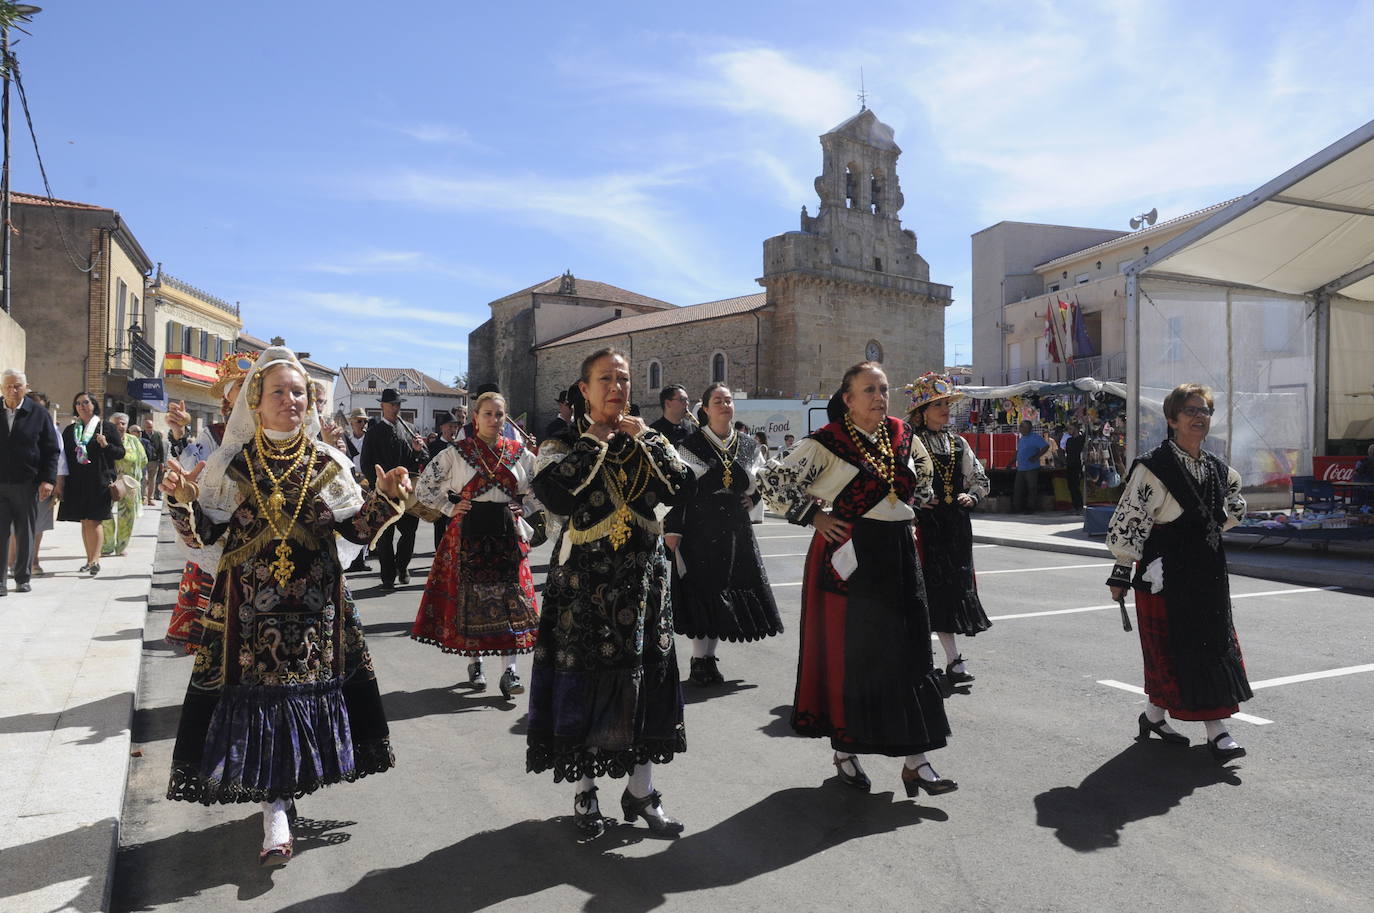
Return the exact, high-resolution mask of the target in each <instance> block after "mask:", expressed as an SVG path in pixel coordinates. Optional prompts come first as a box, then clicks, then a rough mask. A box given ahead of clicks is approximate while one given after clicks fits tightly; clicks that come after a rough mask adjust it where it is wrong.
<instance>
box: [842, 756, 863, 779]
mask: <svg viewBox="0 0 1374 913" xmlns="http://www.w3.org/2000/svg"><path fill="white" fill-rule="evenodd" d="M835 760H836V761H839V762H840V769H841V770H842V771H844V774H845V776H847V777H856V776H858V775H859V774H861V773H863V770H864V769H863V768H862V767H860V766H859V758H858V756H857V755H852V754H850V753H849V752H847V751H837V752H835Z"/></svg>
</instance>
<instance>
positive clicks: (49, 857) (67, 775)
mask: <svg viewBox="0 0 1374 913" xmlns="http://www.w3.org/2000/svg"><path fill="white" fill-rule="evenodd" d="M160 517H161V511H160V509H159V508H157V507H154V508H147V507H145V508H144V509H143V514H142V516H140V517H139V518H138V521H137V523H136V524H135V526H134V534H133V537H132V538H131V539H130V541H129V548H128V554H127V555H126V556H125V557H123V558H105V559H102V560H101V562H100V564H101V571H100V574H99V576H97V577H94V578H92V577H90V576H88V575H86V574H78V573H77V570H76V569H77V568H78V567H80V566H81V565H82V564H84V563H85V556H84V553H83V550H82V547H81V526H80V524H78V523H58V524H56V527H55V528H54V529H53V530H51V531H50V532H48V533H46V534H44V537H43V551H42V553H41V555H40V556H39V558H40V562H41V564H42V565H43V568H44V569H45V570H46V571H47V575H46V576H44V577H35V578H34V579H33V592H31V593H16V592H14V589H13V586H14V585H13V582H11V584H10V594H9V595H8V596H6V597H4V598H3V599H0V909H3V910H5V911H7V913H28V911H50V910H68V909H72V910H80V911H99V910H105V909H108V906H109V899H110V885H111V875H112V872H113V866H114V855H115V851H116V848H117V847H118V843H119V819H120V812H121V806H122V804H123V801H124V784H125V780H126V776H127V771H128V766H129V751H130V725H131V721H132V718H133V708H134V696H135V692H136V690H137V687H138V675H139V664H140V662H141V658H142V657H141V654H142V648H143V621H144V616H145V614H146V613H147V607H148V591H149V583H150V581H151V577H152V567H153V556H154V553H155V552H156V550H157V533H158V523H159V519H160Z"/></svg>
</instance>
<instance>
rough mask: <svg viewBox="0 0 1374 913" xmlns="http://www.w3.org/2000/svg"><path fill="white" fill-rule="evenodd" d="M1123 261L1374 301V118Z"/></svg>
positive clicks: (1156, 270) (1141, 267) (1139, 270)
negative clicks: (1141, 254) (1142, 253)
mask: <svg viewBox="0 0 1374 913" xmlns="http://www.w3.org/2000/svg"><path fill="white" fill-rule="evenodd" d="M1130 268H1131V270H1132V271H1133V272H1135V273H1136V274H1138V275H1144V274H1156V275H1161V274H1167V275H1176V276H1188V277H1194V278H1200V279H1210V280H1215V281H1218V282H1224V283H1226V284H1227V285H1248V286H1252V287H1255V288H1261V289H1269V290H1272V291H1276V292H1287V293H1289V294H1296V295H1309V294H1316V293H1318V292H1325V293H1327V294H1337V293H1339V294H1341V295H1344V296H1346V297H1348V298H1355V299H1359V300H1362V301H1374V121H1370V122H1369V123H1367V124H1365V125H1364V126H1363V127H1360V128H1359V129H1358V130H1356V131H1354V132H1353V133H1351V134H1349V135H1348V136H1346V137H1344V138H1342V139H1340V140H1338V141H1336V142H1334V143H1332V144H1331V145H1330V146H1327V147H1326V148H1325V149H1323V150H1322V151H1320V152H1318V153H1317V154H1315V155H1313V156H1312V157H1310V158H1308V159H1307V160H1306V161H1304V162H1302V163H1300V164H1298V165H1295V166H1293V167H1292V168H1290V169H1288V170H1287V171H1285V172H1284V173H1283V174H1281V175H1279V176H1278V177H1276V178H1274V179H1273V180H1272V181H1269V182H1268V183H1267V184H1265V185H1264V186H1262V187H1260V188H1259V189H1257V190H1255V191H1254V192H1253V193H1249V194H1246V195H1245V196H1243V197H1241V198H1239V199H1238V200H1236V201H1235V202H1234V203H1232V204H1231V205H1230V206H1227V207H1226V208H1225V209H1222V210H1220V211H1219V212H1217V213H1215V214H1213V215H1212V216H1211V217H1210V218H1208V219H1205V220H1204V221H1202V222H1199V223H1198V224H1197V225H1195V226H1193V227H1192V228H1191V229H1189V230H1188V231H1185V232H1183V233H1182V234H1180V235H1178V236H1177V237H1175V238H1173V239H1171V240H1170V241H1168V242H1166V243H1165V244H1162V245H1160V247H1159V248H1158V249H1157V250H1153V251H1151V252H1150V253H1149V254H1147V255H1146V256H1145V257H1143V258H1141V259H1140V260H1137V261H1136V262H1135V263H1133V264H1132V265H1131V267H1130Z"/></svg>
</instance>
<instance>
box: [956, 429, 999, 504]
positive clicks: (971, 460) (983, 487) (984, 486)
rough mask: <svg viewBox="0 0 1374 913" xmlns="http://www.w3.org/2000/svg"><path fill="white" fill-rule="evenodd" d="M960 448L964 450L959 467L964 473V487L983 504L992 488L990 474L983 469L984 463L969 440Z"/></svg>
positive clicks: (974, 498) (976, 500)
mask: <svg viewBox="0 0 1374 913" xmlns="http://www.w3.org/2000/svg"><path fill="white" fill-rule="evenodd" d="M959 449H960V450H962V451H963V456H962V458H961V462H960V466H959V468H960V471H961V472H962V473H963V475H964V489H965V490H966V491H967V492H968V493H969V494H970V495H972V496H973V500H974V501H975V502H977V503H979V504H981V503H982V502H983V499H984V498H986V497H987V496H988V492H989V491H991V490H992V486H991V485H990V484H989V483H988V474H987V473H986V472H985V471H984V470H983V464H982V463H981V462H980V461H979V460H978V457H976V456H974V455H973V448H972V447H970V446H968V443H967V442H965V443H964V445H963V446H962V447H960V448H959Z"/></svg>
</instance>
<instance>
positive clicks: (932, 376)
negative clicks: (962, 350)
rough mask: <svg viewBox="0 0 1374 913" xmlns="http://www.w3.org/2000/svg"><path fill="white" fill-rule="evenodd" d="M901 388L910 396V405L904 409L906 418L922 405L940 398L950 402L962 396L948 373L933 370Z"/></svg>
mask: <svg viewBox="0 0 1374 913" xmlns="http://www.w3.org/2000/svg"><path fill="white" fill-rule="evenodd" d="M902 389H904V390H905V391H906V394H907V396H910V397H911V405H910V406H908V407H907V410H906V414H907V418H908V419H910V418H911V416H912V414H913V413H914V412H915V411H916V410H917V409H919V408H921V407H922V406H928V405H930V404H931V403H934V402H938V401H939V400H942V399H943V400H948V401H949V402H951V403H952V402H955V401H956V400H961V399H963V398H964V394H963V392H962V391H960V390H959V389H958V388H957V387H956V386H955V385H954V380H953V379H952V378H951V377H950V376H949V375H947V374H936V373H935V372H934V371H930V372H927V373H925V374H922V375H921V376H920V377H918V378H916V380H915V381H914V382H912V383H909V384H907V385H906V386H905V387H903V388H902Z"/></svg>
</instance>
